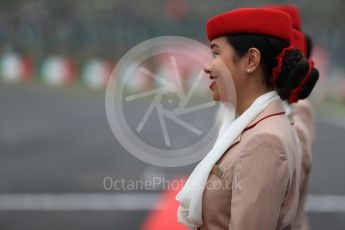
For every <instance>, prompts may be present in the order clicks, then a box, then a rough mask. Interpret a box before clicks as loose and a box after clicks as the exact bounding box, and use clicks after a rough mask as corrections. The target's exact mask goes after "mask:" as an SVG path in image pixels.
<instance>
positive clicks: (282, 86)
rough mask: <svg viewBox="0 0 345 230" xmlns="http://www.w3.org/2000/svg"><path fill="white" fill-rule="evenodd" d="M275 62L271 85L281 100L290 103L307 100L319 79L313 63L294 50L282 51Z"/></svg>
mask: <svg viewBox="0 0 345 230" xmlns="http://www.w3.org/2000/svg"><path fill="white" fill-rule="evenodd" d="M276 61H277V67H275V68H274V69H273V70H272V75H273V83H275V84H274V86H275V87H276V89H277V91H278V93H279V95H280V96H281V98H282V99H284V100H289V102H290V103H294V102H297V101H298V100H299V99H305V98H307V97H308V96H309V95H310V93H311V91H312V90H313V88H314V86H315V84H316V82H317V80H318V78H319V72H318V71H317V69H316V68H314V63H313V61H312V60H310V59H309V60H308V59H306V58H305V57H304V56H303V54H302V53H301V52H300V51H299V50H298V49H296V48H286V49H284V50H283V51H282V53H281V54H280V55H278V56H277V58H276ZM279 69H280V72H279V73H278V74H277V72H278V70H279ZM274 74H276V75H274ZM274 77H275V79H274ZM274 80H275V82H274Z"/></svg>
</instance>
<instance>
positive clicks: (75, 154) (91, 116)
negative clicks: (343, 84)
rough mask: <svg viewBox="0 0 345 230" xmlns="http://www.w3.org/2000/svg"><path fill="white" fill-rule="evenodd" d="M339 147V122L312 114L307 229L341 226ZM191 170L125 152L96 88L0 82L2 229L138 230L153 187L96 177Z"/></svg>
mask: <svg viewBox="0 0 345 230" xmlns="http://www.w3.org/2000/svg"><path fill="white" fill-rule="evenodd" d="M344 149H345V119H344V122H340V121H338V122H335V121H333V120H327V119H326V118H325V117H322V116H317V141H316V146H315V155H314V165H313V175H312V181H311V189H310V194H311V197H310V199H309V200H308V206H307V209H308V215H309V217H310V222H311V226H312V229H315V230H324V229H331V230H343V229H345V182H344V181H345V180H344V176H345V167H344V164H345V150H344ZM192 168H193V165H191V166H185V167H179V168H163V167H155V166H152V165H149V164H146V163H144V162H142V161H140V160H138V159H137V158H135V157H133V156H132V155H131V154H129V153H127V151H126V150H125V149H124V148H123V147H122V146H121V145H120V144H119V142H118V141H117V140H116V139H115V138H114V136H113V134H112V132H111V130H110V128H109V125H108V122H107V118H106V114H105V106H104V91H96V92H95V91H90V90H86V89H82V88H78V87H77V88H51V87H48V86H43V85H41V84H28V85H25V84H18V85H16V84H4V83H0V229H2V230H9V229H26V230H29V229H35V230H36V229H50V230H53V229H74V230H78V229H83V230H87V229H98V230H103V229H112V230H114V229H119V230H124V229H133V230H135V229H139V228H140V225H141V224H142V222H143V221H144V218H145V216H146V215H147V212H148V210H149V209H150V208H151V207H152V206H153V205H154V202H155V200H156V199H157V198H158V196H159V191H160V189H159V186H158V187H157V188H155V189H154V190H152V191H145V190H142V191H113V190H112V191H107V190H106V189H105V188H104V184H103V182H104V178H105V177H111V178H114V179H116V178H125V179H128V180H129V179H132V180H136V179H150V178H152V177H155V176H159V177H165V178H173V177H175V176H181V175H187V174H188V173H190V172H191V170H192ZM35 194H36V195H37V196H35ZM70 196H71V197H70ZM113 196H117V199H115V198H114V199H113V198H112V197H113ZM85 200H93V202H91V203H90V204H89V205H86V204H85V202H84V201H85ZM131 200H132V202H129V201H131ZM41 201H42V202H43V201H44V202H43V203H44V204H42V205H41V204H40V202H41ZM68 201H71V202H68Z"/></svg>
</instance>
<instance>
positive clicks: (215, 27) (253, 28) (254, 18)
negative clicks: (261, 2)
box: [206, 8, 292, 44]
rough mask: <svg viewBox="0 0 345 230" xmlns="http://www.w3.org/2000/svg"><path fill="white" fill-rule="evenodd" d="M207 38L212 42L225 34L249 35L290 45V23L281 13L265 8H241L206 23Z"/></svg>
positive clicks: (287, 17) (288, 17) (288, 18)
mask: <svg viewBox="0 0 345 230" xmlns="http://www.w3.org/2000/svg"><path fill="white" fill-rule="evenodd" d="M206 30H207V37H208V39H209V40H212V39H214V38H216V37H220V36H224V35H227V34H236V33H251V34H263V35H268V36H272V37H276V38H279V39H281V40H284V41H286V42H287V43H289V44H290V42H291V37H292V36H291V32H292V23H291V19H290V16H289V15H288V14H286V13H284V12H282V11H278V10H271V9H266V8H241V9H236V10H231V11H229V12H226V13H223V14H220V15H217V16H215V17H213V18H211V19H210V20H208V21H207V25H206Z"/></svg>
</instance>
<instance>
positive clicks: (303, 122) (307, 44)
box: [267, 5, 315, 230]
mask: <svg viewBox="0 0 345 230" xmlns="http://www.w3.org/2000/svg"><path fill="white" fill-rule="evenodd" d="M267 8H270V9H276V10H280V11H283V12H285V13H287V14H289V16H290V17H291V21H292V27H293V38H292V39H293V43H294V46H295V47H296V48H298V49H299V50H300V51H301V52H302V53H303V54H304V56H305V57H306V58H308V59H310V55H311V52H312V41H311V38H310V37H309V36H308V35H306V34H304V33H302V31H301V27H302V25H301V24H302V23H301V16H300V12H299V9H298V8H297V7H295V6H294V5H270V6H267ZM289 110H290V111H291V116H293V119H294V127H295V129H296V132H297V135H298V138H299V141H300V143H301V147H302V170H301V183H300V198H299V204H298V210H297V217H296V221H295V224H294V226H293V229H296V230H297V229H303V230H307V229H309V224H308V220H307V216H306V213H305V202H306V198H307V195H308V187H309V178H310V173H311V168H312V159H313V154H312V149H313V145H314V141H315V122H314V121H315V117H314V112H313V108H312V105H311V103H310V102H309V101H308V100H307V99H306V100H300V101H298V102H297V103H294V104H292V110H291V108H288V109H287V113H288V111H289Z"/></svg>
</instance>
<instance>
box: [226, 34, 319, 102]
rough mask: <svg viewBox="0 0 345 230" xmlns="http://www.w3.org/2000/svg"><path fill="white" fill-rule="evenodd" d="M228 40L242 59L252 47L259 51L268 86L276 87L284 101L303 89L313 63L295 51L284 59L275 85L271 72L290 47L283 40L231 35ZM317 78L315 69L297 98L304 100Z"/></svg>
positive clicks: (288, 53) (268, 37)
mask: <svg viewBox="0 0 345 230" xmlns="http://www.w3.org/2000/svg"><path fill="white" fill-rule="evenodd" d="M227 38H228V42H229V43H230V45H231V46H232V47H233V48H234V50H235V51H236V53H237V55H238V56H239V57H243V56H244V55H245V54H246V53H247V51H248V50H249V49H250V48H253V47H255V48H257V49H258V50H259V51H260V53H261V66H262V69H263V72H264V75H265V82H266V84H267V85H268V86H269V87H273V88H275V89H276V91H277V92H278V94H279V96H280V97H281V98H282V99H283V100H288V99H289V97H290V95H291V92H292V91H293V90H294V89H296V88H297V87H300V85H301V84H302V82H303V81H304V79H305V78H306V75H307V73H308V70H309V65H310V63H309V61H308V59H306V58H305V57H304V56H303V55H302V53H301V52H300V51H299V50H298V49H292V50H289V52H286V54H285V56H284V57H283V62H282V63H283V64H282V71H281V72H280V73H279V75H278V78H277V81H276V84H273V77H272V70H273V68H274V67H276V66H277V61H276V57H277V56H278V55H279V54H280V53H281V52H282V51H283V49H284V48H286V47H288V44H287V43H286V42H284V41H283V40H280V39H278V38H274V37H271V36H267V35H260V34H230V35H228V36H227ZM318 78H319V72H318V70H317V69H315V68H312V70H311V72H310V75H309V78H308V79H307V80H306V81H305V82H304V84H303V88H302V90H301V91H300V93H299V94H298V99H305V98H307V97H308V96H309V95H310V93H311V91H312V90H313V88H314V86H315V84H316V82H317V80H318Z"/></svg>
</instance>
